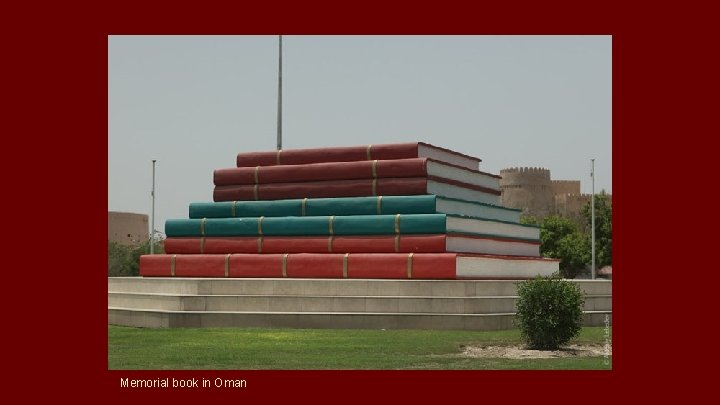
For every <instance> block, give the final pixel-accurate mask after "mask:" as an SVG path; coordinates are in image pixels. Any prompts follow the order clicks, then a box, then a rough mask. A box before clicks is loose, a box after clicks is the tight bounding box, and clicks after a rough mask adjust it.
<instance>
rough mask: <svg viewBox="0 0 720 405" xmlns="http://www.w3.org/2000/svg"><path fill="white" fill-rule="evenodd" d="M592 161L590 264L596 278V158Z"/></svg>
mask: <svg viewBox="0 0 720 405" xmlns="http://www.w3.org/2000/svg"><path fill="white" fill-rule="evenodd" d="M590 161H591V162H592V171H591V172H590V177H592V196H591V197H590V218H591V220H590V227H591V228H592V248H591V250H592V253H591V254H592V264H591V265H590V272H591V277H592V279H593V280H595V159H590Z"/></svg>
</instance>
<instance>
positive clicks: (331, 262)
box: [140, 142, 558, 279]
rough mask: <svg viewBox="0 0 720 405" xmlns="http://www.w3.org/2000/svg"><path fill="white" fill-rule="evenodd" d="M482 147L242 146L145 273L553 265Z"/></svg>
mask: <svg viewBox="0 0 720 405" xmlns="http://www.w3.org/2000/svg"><path fill="white" fill-rule="evenodd" d="M479 162H480V159H478V158H474V157H471V156H467V155H464V154H461V153H457V152H454V151H451V150H448V149H444V148H439V147H436V146H432V145H429V144H426V143H422V142H415V143H403V144H386V145H366V146H356V147H337V148H317V149H297V150H284V151H272V152H270V151H269V152H252V153H240V154H238V155H237V160H236V163H237V166H238V167H235V168H224V169H217V170H215V172H214V176H213V183H214V184H213V185H214V190H213V200H214V201H213V202H194V203H191V204H190V206H189V215H188V218H184V219H170V220H168V221H167V222H166V223H165V233H166V234H167V236H168V238H167V239H166V241H165V251H166V254H164V255H152V256H151V255H146V256H143V257H142V258H141V262H140V274H141V275H142V276H145V277H240V278H243V277H245V278H248V277H287V278H298V277H300V278H395V279H525V278H531V277H534V276H536V275H549V274H551V273H554V272H557V270H558V261H557V260H551V259H545V258H542V257H540V252H539V247H540V235H539V229H538V228H537V227H535V226H529V225H524V224H520V211H519V210H515V209H508V208H505V207H502V206H500V203H499V202H500V199H499V197H500V187H499V179H500V177H499V176H496V175H493V174H489V173H485V172H482V171H479V170H478V164H479Z"/></svg>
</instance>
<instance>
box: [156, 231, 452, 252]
mask: <svg viewBox="0 0 720 405" xmlns="http://www.w3.org/2000/svg"><path fill="white" fill-rule="evenodd" d="M445 243H446V236H445V235H443V234H439V235H373V236H295V237H289V236H267V237H255V236H251V237H245V236H238V237H205V238H202V237H170V238H167V239H165V241H164V245H165V246H164V247H165V253H168V254H203V253H205V254H227V253H413V252H414V253H442V252H445Z"/></svg>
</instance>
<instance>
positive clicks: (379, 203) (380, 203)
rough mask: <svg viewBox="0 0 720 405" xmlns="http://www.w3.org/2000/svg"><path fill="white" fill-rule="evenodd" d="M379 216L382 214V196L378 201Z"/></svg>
mask: <svg viewBox="0 0 720 405" xmlns="http://www.w3.org/2000/svg"><path fill="white" fill-rule="evenodd" d="M377 214H378V215H380V214H382V196H381V195H379V196H378V199H377Z"/></svg>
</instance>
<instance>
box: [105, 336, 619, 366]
mask: <svg viewBox="0 0 720 405" xmlns="http://www.w3.org/2000/svg"><path fill="white" fill-rule="evenodd" d="M604 342H605V334H604V328H603V327H586V328H583V330H582V332H581V333H580V336H579V338H578V339H576V340H574V341H572V342H571V343H578V344H596V345H603V344H604ZM519 344H521V341H520V333H519V332H518V331H517V330H508V331H493V332H474V331H438V330H386V331H382V330H337V329H224V328H223V329H141V328H128V327H120V326H108V368H109V369H115V370H118V369H150V370H165V369H171V370H180V369H195V370H199V369H209V370H221V369H238V370H251V369H273V370H310V369H347V370H356V369H371V370H380V369H430V370H441V369H442V370H445V369H457V370H468V369H473V370H477V369H610V368H612V357H611V358H610V359H609V362H607V363H609V364H605V363H606V361H605V360H604V359H603V357H576V358H557V359H533V360H528V359H522V360H512V359H476V358H465V357H462V356H461V355H460V353H461V351H462V347H463V346H465V345H471V346H482V345H485V346H487V345H493V346H498V345H519Z"/></svg>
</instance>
